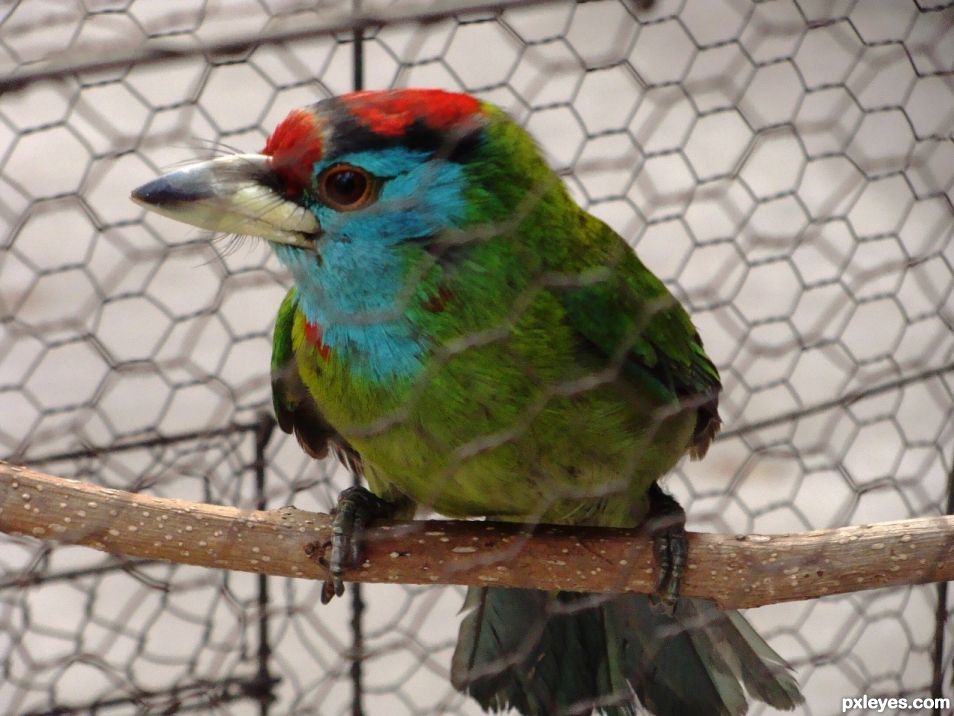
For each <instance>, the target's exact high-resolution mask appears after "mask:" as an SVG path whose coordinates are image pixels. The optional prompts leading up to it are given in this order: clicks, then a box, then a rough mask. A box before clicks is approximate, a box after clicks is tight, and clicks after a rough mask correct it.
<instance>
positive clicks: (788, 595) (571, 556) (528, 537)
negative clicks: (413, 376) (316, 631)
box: [0, 463, 954, 608]
mask: <svg viewBox="0 0 954 716" xmlns="http://www.w3.org/2000/svg"><path fill="white" fill-rule="evenodd" d="M0 530H2V531H3V532H8V533H11V534H22V535H28V536H31V537H36V538H38V539H45V540H56V541H57V542H61V543H65V544H77V545H86V546H88V547H93V548H94V549H98V550H102V551H105V552H110V553H113V554H116V555H124V556H127V557H139V558H145V559H157V560H165V561H169V562H178V563H181V564H194V565H200V566H204V567H216V568H221V569H233V570H240V571H245V572H258V573H261V574H270V575H274V576H282V577H303V578H307V579H321V578H323V577H324V576H325V571H324V569H323V568H322V567H320V566H319V565H318V564H316V563H315V562H314V561H313V560H312V559H311V558H310V557H309V556H308V555H307V554H306V548H307V547H308V545H310V544H313V543H315V542H318V543H323V542H325V541H327V540H328V539H329V538H330V534H331V529H330V517H329V516H328V515H326V514H320V513H311V512H303V511H301V510H297V509H295V508H294V507H285V508H282V509H277V510H270V511H257V510H241V509H237V508H234V507H224V506H221V505H207V504H200V503H193V502H186V501H184V500H172V499H164V498H159V497H150V496H148V495H141V494H133V493H129V492H123V491H120V490H113V489H109V488H104V487H98V486H96V485H91V484H88V483H84V482H78V481H74V480H65V479H62V478H58V477H52V476H50V475H44V474H42V473H39V472H35V471H33V470H29V469H27V468H22V467H13V466H10V465H6V464H4V463H0ZM530 532H531V530H530V529H529V528H528V527H526V526H523V525H515V524H511V523H497V522H477V521H470V522H468V521H449V520H448V521H442V520H438V521H433V520H432V521H416V522H393V523H389V524H384V525H380V526H377V527H376V528H375V529H373V530H372V531H371V532H370V533H369V539H368V543H367V550H366V554H367V558H366V560H365V562H364V564H363V565H362V566H361V568H359V569H356V570H353V571H352V572H350V573H349V574H348V575H347V576H348V578H349V579H351V580H353V581H360V582H393V583H401V584H465V585H479V586H487V585H493V586H501V587H504V586H506V587H535V588H538V589H547V590H552V589H562V590H571V591H584V592H621V591H632V592H649V591H651V590H652V588H653V575H654V567H653V561H652V550H651V545H650V541H649V540H648V539H647V537H646V536H645V535H644V534H642V533H640V531H639V530H628V529H627V530H623V529H597V528H569V527H553V526H549V525H542V526H538V527H537V528H536V529H535V530H532V534H531V533H530ZM952 545H954V517H950V516H948V517H932V518H923V519H913V520H902V521H899V522H884V523H880V524H873V525H860V526H857V527H843V528H840V529H829V530H816V531H814V532H805V533H801V534H787V535H718V534H700V533H692V534H690V535H689V565H688V570H687V572H686V574H685V577H684V579H683V582H682V592H681V593H682V594H683V595H685V596H691V597H703V598H708V599H711V600H713V601H714V602H715V603H716V604H718V605H719V606H720V607H723V608H729V607H732V608H739V607H755V606H760V605H764V604H772V603H776V602H784V601H790V600H795V599H811V598H814V597H820V596H824V595H828V594H840V593H845V592H854V591H860V590H863V589H873V588H876V587H890V586H898V585H904V584H922V583H925V582H936V581H946V580H950V579H952V578H954V553H952Z"/></svg>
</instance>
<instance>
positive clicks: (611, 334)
mask: <svg viewBox="0 0 954 716" xmlns="http://www.w3.org/2000/svg"><path fill="white" fill-rule="evenodd" d="M583 217H584V218H583V219H582V222H581V228H582V230H583V235H584V240H583V241H581V242H579V245H580V246H581V247H582V248H583V249H584V251H582V252H581V253H580V258H581V260H580V261H579V262H578V263H577V264H576V265H574V266H573V270H574V271H575V272H576V273H577V275H578V276H588V277H590V278H588V279H587V280H585V281H580V282H577V283H576V285H575V286H571V287H569V288H565V289H562V290H560V292H559V293H560V297H561V302H562V303H563V306H564V308H565V310H566V312H567V316H568V319H569V321H570V323H571V324H572V326H573V327H574V329H575V330H576V331H578V332H579V334H580V335H582V336H583V337H584V338H585V339H586V341H587V342H588V343H589V344H590V345H591V346H592V347H593V349H594V350H596V351H599V352H600V353H601V354H602V355H603V356H605V357H606V359H607V360H608V361H609V363H610V364H611V365H612V364H615V365H618V366H619V368H620V370H621V371H623V372H624V373H625V375H626V376H627V377H628V378H629V379H630V380H632V381H634V382H635V383H636V384H637V385H638V386H639V387H640V388H641V389H643V390H646V391H648V392H649V393H650V394H651V395H653V396H654V397H655V398H656V399H657V400H659V401H660V402H663V403H667V402H680V403H682V404H683V405H686V406H689V407H694V408H695V409H696V412H697V420H696V426H695V430H694V432H693V436H692V441H691V444H690V446H689V452H690V454H691V455H692V457H694V458H701V457H702V456H703V455H705V452H706V450H707V449H708V447H709V443H710V442H711V441H712V438H713V437H714V436H715V434H716V432H718V430H719V426H720V425H721V421H720V419H719V413H718V405H719V398H718V394H719V391H720V390H721V387H722V386H721V383H720V380H719V372H718V370H717V369H716V367H715V365H713V363H712V361H711V360H710V359H709V357H708V356H707V355H706V352H705V350H704V349H703V346H702V341H701V340H700V338H699V334H698V332H697V331H696V329H695V327H694V326H693V325H692V321H691V319H690V318H689V315H688V314H687V313H686V311H685V310H684V309H683V308H682V306H681V305H680V304H679V302H678V301H677V300H676V299H675V298H674V297H673V296H672V294H670V293H669V291H668V290H667V289H666V287H665V285H664V284H663V282H662V281H660V280H659V279H658V278H657V277H656V276H655V275H654V274H653V273H652V272H651V271H650V270H649V269H648V268H646V266H645V265H643V263H642V262H641V261H640V260H639V258H638V257H637V256H636V254H635V253H634V252H633V250H632V249H631V248H630V247H629V246H628V245H627V244H626V243H625V242H624V241H623V239H622V238H620V237H619V236H618V235H617V234H616V233H615V232H614V231H613V230H612V229H610V228H609V227H608V226H606V224H604V223H603V222H602V221H599V220H598V219H596V218H595V217H592V216H590V215H588V214H585V213H584V214H583Z"/></svg>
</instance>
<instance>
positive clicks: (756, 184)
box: [0, 0, 954, 716]
mask: <svg viewBox="0 0 954 716" xmlns="http://www.w3.org/2000/svg"><path fill="white" fill-rule="evenodd" d="M521 4H524V5H526V7H521V8H516V9H508V10H506V11H505V12H502V13H499V14H497V13H489V12H484V13H483V14H469V15H461V16H457V17H455V16H453V15H450V16H448V17H446V18H445V19H443V20H439V21H437V22H433V23H431V24H427V25H423V26H422V25H419V24H416V23H413V22H401V23H397V24H392V25H388V26H386V27H384V28H381V29H378V30H369V31H368V32H367V33H366V39H365V41H364V43H363V76H364V84H365V86H366V87H369V88H382V87H390V86H436V87H443V88H447V89H455V90H456V89H464V90H467V91H471V92H473V93H475V94H477V95H478V96H480V97H482V98H485V99H489V100H491V101H493V102H496V103H498V104H499V105H501V106H502V107H504V108H505V109H507V110H508V111H510V112H511V113H512V114H513V116H515V117H516V118H518V119H519V120H520V121H521V122H522V123H524V124H525V126H526V127H527V128H528V129H529V130H530V132H531V133H532V134H533V135H534V136H535V137H536V139H537V140H538V142H539V143H540V145H541V147H542V148H543V149H544V151H545V152H546V154H547V156H548V157H549V158H550V159H551V161H552V164H553V166H554V167H555V168H557V169H559V170H560V172H561V173H562V174H563V175H564V177H565V179H566V182H567V184H568V186H569V187H570V189H571V191H572V192H573V194H574V196H575V197H576V198H577V199H578V200H579V201H580V202H581V203H582V204H584V205H586V206H588V207H589V208H590V210H591V211H593V212H594V213H595V214H597V215H599V216H600V217H602V218H604V219H605V220H607V221H608V222H609V223H610V224H611V225H612V226H614V227H615V228H616V229H617V230H618V231H619V232H620V233H621V234H622V235H623V236H624V237H626V238H627V240H629V241H630V242H631V243H632V245H633V246H634V247H635V248H636V249H637V251H638V253H639V254H640V256H641V257H642V258H643V260H644V261H645V262H646V263H647V264H648V265H649V266H650V268H652V269H653V270H654V271H655V272H656V273H658V274H659V275H660V276H661V277H662V278H664V279H665V280H666V281H667V283H668V284H669V285H670V287H671V288H672V290H673V291H674V293H675V294H676V295H677V296H678V297H679V298H680V299H681V300H683V301H684V302H685V303H686V305H687V307H688V308H689V309H690V311H691V313H692V315H693V318H694V320H695V321H696V323H697V325H698V326H699V328H700V332H701V334H702V336H703V338H704V340H705V343H706V347H707V349H708V351H709V353H710V355H712V356H713V358H714V359H715V360H716V362H717V363H718V365H719V368H720V370H721V371H722V375H723V378H724V383H725V393H724V397H723V400H722V406H723V407H722V414H723V418H724V420H725V423H726V426H725V430H724V433H723V435H722V436H721V438H720V439H719V440H718V442H717V443H716V444H715V445H714V447H713V448H712V450H711V451H710V453H709V456H708V457H707V459H706V460H705V461H703V462H701V463H694V464H691V465H689V464H686V465H684V466H682V468H681V469H680V470H679V471H678V472H677V474H675V475H674V476H673V477H671V478H669V480H668V481H667V486H668V487H669V488H670V489H671V490H672V491H674V492H675V493H676V494H677V495H678V496H679V498H680V499H681V500H682V502H683V504H684V505H685V506H686V508H687V509H688V511H689V515H690V526H691V527H692V528H694V529H703V530H714V531H723V532H752V531H757V532H784V531H800V530H805V529H811V528H820V527H830V526H838V525H844V524H855V523H862V522H869V521H880V520H892V519H901V518H905V517H912V516H919V515H930V514H938V513H943V512H945V511H946V510H947V504H948V499H949V498H948V492H949V482H950V481H952V478H951V471H952V445H954V418H952V409H951V406H952V396H954V338H952V335H954V330H952V329H954V296H952V292H954V210H952V201H954V137H952V133H954V9H951V8H945V7H942V5H944V4H943V3H934V5H936V7H932V6H931V5H932V4H931V3H924V2H922V3H917V4H915V3H909V2H906V1H904V0H893V1H891V0H875V1H871V2H865V1H862V0H859V1H858V2H837V3H827V2H814V1H803V2H789V1H788V0H771V1H769V2H759V3H750V2H747V1H745V0H719V1H718V2H711V1H710V2H703V1H702V0H687V1H686V2H655V3H652V4H651V6H650V7H648V8H645V7H643V6H641V5H638V4H634V3H632V2H628V1H626V0H599V1H597V2H588V3H585V4H575V3H572V2H546V3H540V4H536V5H535V4H533V3H521ZM415 7H420V6H415V5H411V4H409V3H402V2H395V3H376V4H372V3H365V9H366V10H369V9H370V10H383V11H384V12H390V13H403V14H413V12H414V10H415ZM434 7H437V5H432V6H430V9H431V10H433V9H434ZM349 9H350V8H349V6H348V5H346V4H344V5H343V4H341V3H331V2H329V3H318V4H316V3H298V2H290V1H287V2H281V1H270V2H266V1H264V0H263V1H262V2H252V0H236V1H235V2H224V1H221V2H213V1H209V2H193V1H190V0H178V1H177V2H167V3H156V2H146V1H144V0H136V1H134V2H107V1H100V0H87V2H84V3H79V2H76V3H62V2H53V1H52V0H51V1H48V2H41V1H40V0H23V1H21V2H17V3H11V4H8V5H6V6H4V7H3V8H0V67H2V72H0V74H2V75H3V76H8V77H15V76H17V75H18V74H21V73H31V72H36V71H38V70H42V69H45V68H49V67H56V66H61V65H62V66H64V67H67V68H69V67H70V66H72V65H75V64H77V63H88V62H93V61H96V60H100V59H104V58H107V57H108V56H110V53H119V54H130V55H135V54H137V53H139V54H148V52H149V50H150V48H153V47H157V46H160V45H167V46H174V47H177V48H183V49H186V50H187V49H188V48H193V49H194V50H195V52H192V53H191V54H187V55H186V56H184V57H182V58H179V59H175V60H168V61H162V62H143V63H139V64H132V65H123V66H121V67H118V68H113V69H106V70H102V69H100V70H97V71H83V72H80V73H79V74H73V73H71V72H68V71H67V72H64V73H60V75H59V76H58V77H55V78H53V79H44V80H42V81H34V82H28V83H26V84H23V85H22V86H21V87H19V88H15V89H13V90H11V91H7V92H5V93H4V94H3V95H2V96H0V224H2V226H3V243H2V245H0V458H3V459H8V460H13V461H16V462H22V463H25V464H29V465H31V466H34V467H38V468H42V469H44V470H47V471H49V472H52V473H54V474H61V475H65V476H78V477H82V478H84V479H88V480H92V481H96V482H100V483H104V484H108V485H110V486H114V487H121V488H124V489H144V490H149V491H151V492H154V493H156V494H161V495H165V496H174V497H181V498H187V499H198V500H207V501H215V502H222V503H226V504H236V505H242V506H254V505H255V504H256V502H257V500H258V498H259V496H258V495H257V493H256V489H255V478H254V471H253V469H252V463H253V462H254V459H255V436H254V427H255V425H256V422H257V420H258V417H257V416H258V415H259V414H260V413H261V412H262V411H268V410H270V407H269V406H270V393H269V385H268V360H269V352H270V336H271V325H272V321H273V318H274V314H275V311H276V310H277V307H278V304H279V302H280V301H281V298H282V296H283V294H284V291H285V288H286V287H287V285H288V277H287V276H286V275H285V274H284V273H283V272H282V270H281V269H280V267H279V266H278V264H277V262H276V261H275V260H274V258H273V257H272V256H271V255H270V253H269V250H268V248H267V247H266V246H264V245H262V244H261V243H258V242H245V243H242V244H241V245H236V246H233V245H231V244H230V243H229V242H223V241H219V242H210V241H209V237H208V236H207V235H203V234H201V233H199V232H194V231H193V232H190V231H189V230H188V229H187V228H185V227H183V226H182V225H180V224H175V223H173V222H171V221H168V220H165V219H163V218H160V217H156V216H153V215H150V216H146V215H144V213H143V212H142V211H141V210H140V209H139V208H138V207H137V206H135V205H134V204H132V203H131V202H130V201H129V200H128V195H129V191H130V189H132V188H133V187H135V186H137V185H139V184H141V183H143V182H145V181H147V180H148V179H150V178H152V177H154V176H155V175H157V174H158V173H159V172H161V171H163V170H166V169H168V168H170V167H172V166H175V165H176V164H177V163H179V162H182V161H187V160H191V159H194V158H197V157H205V156H208V155H209V154H210V152H212V151H214V147H215V146H217V144H219V143H221V144H222V145H225V146H228V147H234V148H236V149H238V150H241V151H257V150H259V149H261V147H262V145H263V143H264V138H265V137H266V136H267V135H268V133H269V132H270V131H271V129H272V128H273V127H274V125H275V124H276V123H277V122H278V121H279V120H280V119H281V118H282V117H284V116H285V114H286V113H287V112H288V111H289V110H291V109H293V108H295V107H297V106H301V105H304V104H308V103H311V102H313V101H316V100H317V99H320V98H321V97H324V96H328V95H330V94H338V93H342V92H346V91H349V90H350V89H351V88H352V86H353V83H354V79H355V76H354V46H353V42H352V37H353V36H352V34H351V33H350V32H346V31H339V32H337V33H335V34H331V35H329V34H317V35H315V36H313V37H310V38H306V39H298V40H295V41H283V42H270V43H267V44H264V45H261V46H258V47H254V48H252V49H239V50H237V51H236V50H234V49H233V50H232V51H231V54H221V53H218V54H215V55H214V56H212V57H211V58H209V57H206V56H205V55H204V53H203V52H202V48H204V47H207V46H210V45H214V44H216V43H221V42H224V41H227V40H232V39H235V38H243V37H254V36H256V35H258V34H263V33H280V32H282V31H286V30H300V29H301V28H304V27H308V26H309V25H311V24H319V23H328V22H331V21H332V20H333V19H334V18H340V17H342V16H343V13H347V12H348V11H349ZM339 27H340V25H339ZM265 456H266V458H267V470H266V474H265V489H264V498H265V499H266V500H267V503H268V505H269V506H273V507H274V506H279V505H283V504H288V503H294V504H296V505H297V506H298V507H301V508H304V509H309V508H314V509H323V510H325V509H327V508H328V507H329V506H330V505H331V504H332V502H333V499H334V496H335V495H336V493H337V491H338V490H339V489H340V488H341V487H343V486H345V485H347V484H348V483H349V481H350V477H349V476H347V475H346V474H344V472H343V471H342V470H340V469H339V468H338V466H337V465H335V464H333V463H331V462H327V463H322V464H318V463H314V462H312V461H309V460H307V459H306V458H304V457H303V455H302V454H301V453H300V450H299V448H298V447H297V445H296V444H295V443H294V441H293V440H288V439H285V436H284V435H281V434H280V433H277V432H276V434H274V435H273V436H272V438H271V440H270V441H269V442H268V445H267V447H266V449H265ZM0 566H2V572H3V574H2V576H0V580H2V581H0V624H2V627H3V628H2V631H0V655H2V668H3V672H2V673H3V678H2V679H0V711H2V712H4V713H27V712H44V711H50V710H51V709H54V708H56V707H62V708H66V709H70V708H73V709H76V710H77V712H83V711H84V710H85V709H87V708H88V707H89V705H91V704H94V703H96V702H103V703H108V704H111V705H110V706H109V708H108V710H107V709H106V707H104V708H103V713H110V714H112V713H137V712H139V711H140V710H142V709H145V710H146V711H151V710H155V711H159V710H161V709H162V708H168V707H169V706H170V705H174V704H177V703H179V704H181V705H182V707H183V708H185V707H192V708H193V709H198V710H209V711H217V712H221V713H235V714H245V713H258V712H260V711H261V712H262V713H265V712H266V711H267V710H268V709H270V713H273V714H286V713H302V714H304V713H314V714H345V713H352V698H353V694H352V691H353V674H352V639H353V623H352V622H353V620H352V618H353V613H352V609H353V605H352V602H351V599H350V597H346V598H345V599H343V600H336V601H335V603H333V604H332V605H330V606H327V607H321V606H320V605H318V588H319V585H317V584H313V583H310V582H303V581H292V580H284V579H268V580H267V595H263V592H262V591H261V589H262V583H261V581H260V580H259V579H258V577H256V576H254V575H245V574H222V573H216V572H210V571H206V570H200V569H194V568H186V567H174V566H170V565H162V564H139V563H133V564H129V563H125V564H124V563H121V562H119V561H118V560H116V559H114V558H111V557H105V556H104V555H101V554H99V553H96V552H92V551H90V550H85V549H81V548H55V549H54V548H51V547H50V546H48V545H40V544H39V543H37V542H33V541H29V540H25V539H12V538H4V539H3V541H2V542H0ZM263 581H265V580H263ZM362 595H363V601H364V604H365V608H364V611H363V616H361V618H360V621H361V623H362V631H363V635H364V639H365V644H364V648H365V656H364V658H363V660H362V664H361V665H362V672H363V676H362V679H363V680H362V690H363V696H362V700H363V705H364V710H365V713H367V714H368V715H369V716H381V715H390V714H405V713H406V714H437V713H454V714H477V713H479V709H477V708H476V707H475V706H474V705H473V704H471V703H469V702H467V701H466V700H464V699H462V698H461V697H459V696H458V695H457V694H455V693H454V692H453V690H452V689H451V687H450V685H449V683H448V681H447V671H448V667H449V661H450V653H451V651H452V647H453V642H454V638H455V636H456V629H457V622H458V616H457V614H456V612H457V610H458V608H459V606H460V600H461V594H460V591H459V590H457V589H452V588H432V587H428V588H412V587H402V586H374V587H368V586H366V587H364V588H363V590H362ZM937 595H938V589H937V587H936V586H934V585H929V586H924V587H916V588H907V589H895V590H881V591H877V592H870V593H860V594H856V595H851V596H846V597H836V598H828V599H822V600H818V601H815V602H810V603H809V602H801V603H794V604H788V605H780V606H774V607H765V608H762V609H759V610H753V611H750V612H749V613H748V616H749V618H750V619H751V620H752V621H753V622H754V624H755V625H756V626H757V627H758V628H759V629H760V631H762V632H763V633H764V634H765V635H766V636H768V637H770V641H771V643H772V645H773V646H774V647H775V648H776V649H777V650H778V651H779V652H780V653H781V654H782V655H783V656H785V657H786V658H787V659H788V660H789V661H790V662H791V663H792V664H793V665H794V666H795V669H796V672H797V674H798V677H799V679H800V681H801V683H802V685H803V688H804V691H805V694H806V697H807V704H806V706H805V708H804V710H803V713H805V714H816V715H826V714H834V713H838V712H840V707H841V697H843V696H859V695H861V694H863V693H867V694H869V695H885V696H896V695H909V696H915V695H927V694H930V692H931V688H932V683H933V682H934V681H935V680H937V679H938V678H940V680H941V681H939V682H938V683H941V682H943V688H944V692H945V693H946V694H948V695H950V694H951V688H950V667H951V655H952V648H951V645H952V636H954V633H952V632H951V631H950V630H948V633H947V635H946V638H939V636H938V634H937V633H936V616H935V612H936V610H937ZM263 615H265V616H267V631H268V636H269V639H268V643H269V647H270V650H271V655H270V660H269V661H268V664H269V671H270V674H271V676H272V677H275V678H277V679H278V681H277V683H276V684H275V686H274V694H275V696H276V699H277V700H276V701H275V702H273V703H271V704H270V705H269V706H266V705H264V704H263V703H262V704H260V703H259V701H256V700H255V699H254V698H250V697H249V694H248V693H247V692H245V693H244V694H243V692H242V688H243V686H242V685H243V684H247V683H252V682H254V677H255V675H256V673H257V670H258V669H259V665H260V656H261V654H260V653H259V626H260V622H261V619H262V616H263ZM944 636H945V635H943V634H942V635H941V637H944ZM938 645H940V648H942V649H943V652H944V658H943V660H942V666H943V667H944V673H943V674H940V675H939V677H938V676H937V675H935V674H934V671H933V669H934V665H933V661H932V659H933V655H934V651H935V648H937V647H938ZM253 695H254V694H253ZM753 711H754V712H755V713H767V711H766V710H765V709H761V708H754V709H753ZM67 712H69V711H61V712H57V713H67Z"/></svg>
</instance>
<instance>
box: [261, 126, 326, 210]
mask: <svg viewBox="0 0 954 716" xmlns="http://www.w3.org/2000/svg"><path fill="white" fill-rule="evenodd" d="M262 154H265V155H268V156H270V157H271V158H272V170H273V171H274V172H275V173H276V174H277V175H278V177H279V178H280V179H281V180H282V183H283V184H284V185H285V193H286V195H287V196H288V197H290V198H294V197H296V196H298V195H299V194H301V191H302V189H304V188H305V187H306V186H307V185H308V184H309V183H310V182H311V172H312V167H313V166H314V164H315V162H317V161H318V160H319V159H321V134H320V132H319V129H318V124H317V122H316V121H315V116H314V115H313V114H312V113H311V112H309V111H307V110H304V109H296V110H293V111H292V112H291V114H289V115H288V116H287V117H285V119H283V120H282V121H281V123H279V125H278V126H277V127H275V131H274V132H272V136H270V137H269V138H268V140H267V141H266V142H265V148H264V149H263V150H262Z"/></svg>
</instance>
